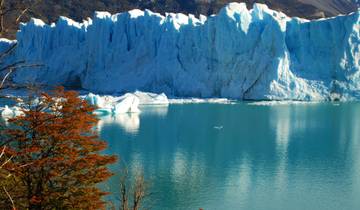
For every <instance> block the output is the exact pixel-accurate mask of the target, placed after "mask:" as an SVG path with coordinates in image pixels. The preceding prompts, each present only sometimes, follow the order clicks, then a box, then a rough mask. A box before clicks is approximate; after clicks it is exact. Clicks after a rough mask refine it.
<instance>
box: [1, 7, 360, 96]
mask: <svg viewBox="0 0 360 210" xmlns="http://www.w3.org/2000/svg"><path fill="white" fill-rule="evenodd" d="M359 15H360V12H355V13H352V14H349V15H343V16H337V17H334V18H327V19H319V20H314V21H309V20H305V19H300V18H296V17H295V18H290V17H288V16H286V15H285V14H283V13H281V12H277V11H274V10H271V9H269V8H268V7H267V6H266V5H263V4H254V6H253V8H252V9H247V7H246V5H245V4H244V3H230V4H228V5H227V6H225V7H224V8H223V9H222V10H221V11H220V12H219V13H218V14H216V15H212V16H209V17H205V16H199V17H195V16H194V15H184V14H174V13H167V14H165V15H160V14H158V13H154V12H151V11H149V10H145V11H141V10H131V11H128V12H124V13H119V14H115V15H111V14H110V13H107V12H96V13H95V15H94V17H93V18H92V19H90V18H89V19H87V20H84V21H83V22H82V23H78V22H75V21H73V20H71V19H68V18H66V17H61V18H60V19H59V20H58V21H57V23H53V24H50V25H47V24H45V23H44V22H43V21H41V20H39V19H32V20H31V21H30V22H28V23H24V24H22V25H21V27H20V30H19V32H18V33H17V43H18V46H17V48H16V51H15V52H14V54H13V55H11V57H10V58H8V62H10V61H14V60H26V61H27V62H29V63H38V64H39V63H40V64H43V67H41V68H40V69H26V70H22V71H18V72H17V73H16V74H15V75H14V78H13V79H14V81H15V82H17V83H27V82H31V83H33V82H36V83H41V84H45V85H65V86H70V87H74V88H81V89H85V90H87V91H91V92H94V93H97V94H124V93H126V92H134V91H136V90H140V91H147V92H154V93H163V92H164V93H165V94H166V95H168V96H171V97H196V98H229V99H238V100H299V101H323V100H344V101H345V100H359V99H360V92H359V91H360V24H359V23H360V16H359ZM12 43H13V42H10V41H6V40H0V49H4V46H9V45H11V44H12Z"/></svg>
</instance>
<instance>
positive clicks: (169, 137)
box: [99, 103, 360, 210]
mask: <svg viewBox="0 0 360 210" xmlns="http://www.w3.org/2000/svg"><path fill="white" fill-rule="evenodd" d="M99 131H100V134H101V137H102V138H103V139H105V140H106V141H107V142H108V143H109V146H110V147H109V149H108V150H107V153H109V154H117V155H119V156H120V157H121V160H122V162H126V164H127V166H128V168H129V170H130V172H131V173H135V172H137V171H144V174H145V176H146V178H147V179H148V180H151V183H152V186H153V188H152V192H153V193H154V194H153V196H152V199H151V207H152V209H159V210H160V209H172V210H175V209H199V208H204V209H274V210H280V209H284V210H285V209H295V210H296V209H299V210H302V209H307V210H312V209H314V210H319V209H326V210H328V209H330V210H331V209H334V210H335V209H336V210H337V209H354V210H355V209H358V207H359V206H360V199H359V198H360V104H357V103H346V104H330V103H323V104H297V105H296V104H295V105H294V104H293V105H277V106H254V105H249V104H246V103H240V104H233V105H222V104H190V105H170V106H169V107H153V108H151V107H147V108H146V109H143V112H142V113H141V114H140V115H139V114H136V115H133V114H132V115H131V114H130V115H128V114H127V115H122V116H116V118H113V117H110V116H105V117H102V118H101V121H100V122H99ZM118 169H119V164H117V165H114V166H113V170H114V171H115V172H116V171H117V170H118ZM118 185H119V178H118V177H116V176H115V177H113V178H112V179H111V180H110V181H109V183H108V186H107V187H108V189H109V190H110V191H112V192H114V196H112V197H111V199H113V200H115V197H116V196H117V193H118Z"/></svg>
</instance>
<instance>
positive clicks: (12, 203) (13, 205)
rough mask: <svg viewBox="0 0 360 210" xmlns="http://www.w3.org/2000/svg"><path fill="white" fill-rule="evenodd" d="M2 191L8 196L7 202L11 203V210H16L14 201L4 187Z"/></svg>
mask: <svg viewBox="0 0 360 210" xmlns="http://www.w3.org/2000/svg"><path fill="white" fill-rule="evenodd" d="M3 190H4V191H5V193H6V195H7V196H8V198H9V200H10V202H11V205H12V209H13V210H16V207H15V203H14V200H13V199H12V197H11V195H10V194H9V192H8V191H7V190H6V188H5V187H4V186H3Z"/></svg>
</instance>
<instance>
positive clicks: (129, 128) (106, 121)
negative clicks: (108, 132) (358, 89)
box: [97, 113, 140, 134]
mask: <svg viewBox="0 0 360 210" xmlns="http://www.w3.org/2000/svg"><path fill="white" fill-rule="evenodd" d="M107 125H111V126H114V125H118V126H119V127H121V128H122V129H124V131H125V132H127V133H129V134H137V133H138V131H139V128H140V117H139V114H138V113H125V114H117V115H105V116H102V117H101V120H99V122H98V126H97V127H98V130H99V132H101V131H102V130H103V129H104V127H105V126H107Z"/></svg>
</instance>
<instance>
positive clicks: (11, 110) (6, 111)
mask: <svg viewBox="0 0 360 210" xmlns="http://www.w3.org/2000/svg"><path fill="white" fill-rule="evenodd" d="M0 111H1V117H2V118H3V119H11V118H14V117H17V116H21V115H23V114H24V112H23V111H22V110H21V109H20V107H17V106H13V107H9V106H7V105H5V107H3V108H0Z"/></svg>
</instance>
